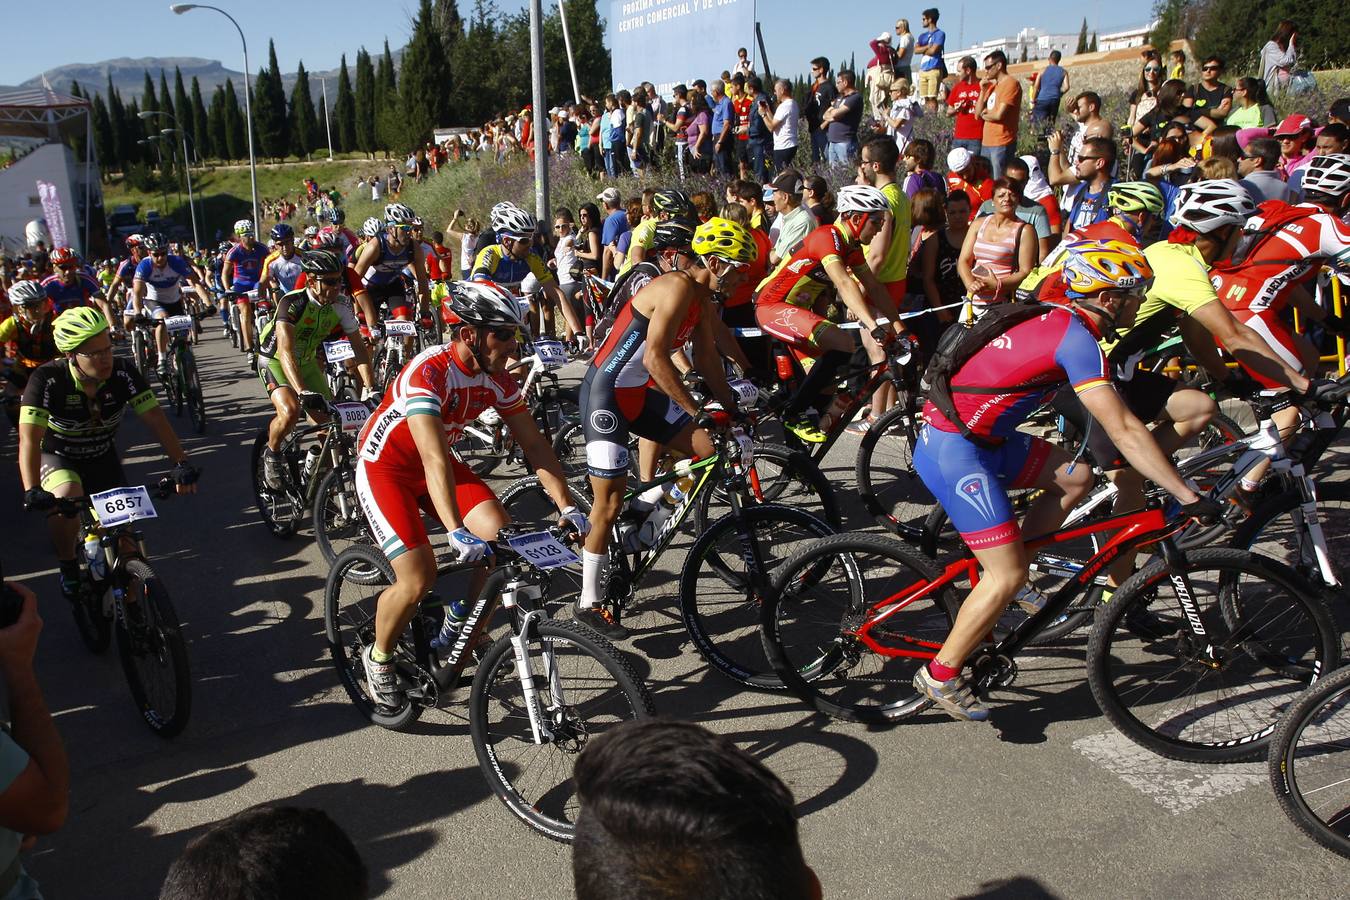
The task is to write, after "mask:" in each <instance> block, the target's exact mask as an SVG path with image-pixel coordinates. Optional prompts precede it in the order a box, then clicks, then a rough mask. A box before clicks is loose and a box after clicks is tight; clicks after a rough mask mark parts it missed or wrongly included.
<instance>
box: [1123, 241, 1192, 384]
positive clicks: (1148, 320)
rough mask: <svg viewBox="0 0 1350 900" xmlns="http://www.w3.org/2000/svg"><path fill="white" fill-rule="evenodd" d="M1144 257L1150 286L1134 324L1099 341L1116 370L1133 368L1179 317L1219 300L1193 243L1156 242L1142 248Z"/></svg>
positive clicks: (1135, 316)
mask: <svg viewBox="0 0 1350 900" xmlns="http://www.w3.org/2000/svg"><path fill="white" fill-rule="evenodd" d="M1144 258H1145V259H1147V260H1148V264H1149V265H1150V266H1151V267H1152V268H1153V286H1152V287H1150V288H1149V290H1148V293H1146V294H1145V295H1144V302H1143V303H1141V304H1140V305H1139V311H1138V312H1136V313H1135V314H1134V322H1133V324H1131V325H1130V326H1129V327H1128V328H1122V329H1120V340H1119V341H1117V342H1116V343H1114V344H1112V343H1109V342H1106V341H1103V342H1102V349H1103V350H1105V351H1106V355H1107V358H1108V359H1110V360H1111V363H1112V365H1114V366H1116V367H1117V369H1118V370H1127V369H1133V368H1134V366H1135V365H1136V364H1137V363H1138V361H1139V359H1140V358H1142V357H1143V356H1144V355H1145V354H1146V353H1147V352H1148V351H1149V350H1151V349H1152V348H1153V347H1154V346H1156V345H1157V344H1158V342H1159V341H1161V340H1162V338H1163V336H1164V335H1166V334H1167V332H1169V331H1170V330H1171V329H1172V328H1173V326H1175V325H1176V324H1177V323H1178V321H1179V320H1180V318H1181V317H1182V316H1189V315H1191V314H1193V313H1194V312H1195V311H1196V310H1198V309H1200V308H1201V307H1202V306H1207V305H1208V304H1210V303H1214V302H1217V301H1218V299H1219V296H1218V294H1216V293H1214V285H1212V284H1210V281H1209V264H1208V263H1206V262H1205V258H1204V257H1203V256H1201V255H1200V251H1199V250H1198V249H1196V247H1195V245H1194V244H1169V243H1167V242H1166V241H1159V242H1158V243H1156V244H1152V245H1150V246H1149V247H1146V248H1145V249H1144Z"/></svg>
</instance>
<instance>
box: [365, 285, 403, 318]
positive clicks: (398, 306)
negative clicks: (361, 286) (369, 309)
mask: <svg viewBox="0 0 1350 900" xmlns="http://www.w3.org/2000/svg"><path fill="white" fill-rule="evenodd" d="M366 293H368V294H370V299H371V302H373V303H374V304H375V309H376V310H378V309H379V308H380V304H381V303H384V304H387V305H388V306H389V315H391V316H394V317H396V318H397V317H398V316H406V317H408V318H412V301H411V300H410V299H408V286H407V285H406V284H404V283H403V279H402V278H395V279H394V280H393V281H386V282H384V283H382V284H368V285H366Z"/></svg>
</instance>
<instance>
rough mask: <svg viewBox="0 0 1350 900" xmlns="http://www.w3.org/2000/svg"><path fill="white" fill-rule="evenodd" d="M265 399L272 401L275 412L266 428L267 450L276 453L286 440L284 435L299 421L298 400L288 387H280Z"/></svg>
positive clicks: (293, 391) (292, 390) (292, 389)
mask: <svg viewBox="0 0 1350 900" xmlns="http://www.w3.org/2000/svg"><path fill="white" fill-rule="evenodd" d="M267 399H269V400H271V401H272V408H273V409H275V410H276V411H277V414H276V416H275V417H274V418H273V419H272V422H271V424H270V425H268V426H267V449H269V450H271V451H272V452H273V453H277V452H280V450H281V442H282V441H284V440H286V435H288V434H290V433H291V429H292V428H294V427H295V423H296V422H298V421H299V420H300V399H299V398H298V397H297V396H296V395H295V389H294V388H292V387H290V386H289V385H281V386H280V387H278V388H277V389H276V390H274V391H272V393H271V395H270V396H269V397H268V398H267Z"/></svg>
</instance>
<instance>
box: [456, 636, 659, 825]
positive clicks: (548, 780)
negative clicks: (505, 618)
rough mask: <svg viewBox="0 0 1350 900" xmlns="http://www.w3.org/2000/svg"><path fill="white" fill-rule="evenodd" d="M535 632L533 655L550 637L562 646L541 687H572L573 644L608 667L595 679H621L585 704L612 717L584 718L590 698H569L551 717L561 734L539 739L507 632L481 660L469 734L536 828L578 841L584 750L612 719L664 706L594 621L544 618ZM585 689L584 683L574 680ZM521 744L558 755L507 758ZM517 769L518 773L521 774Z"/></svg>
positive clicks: (521, 815) (481, 761) (510, 805)
mask: <svg viewBox="0 0 1350 900" xmlns="http://www.w3.org/2000/svg"><path fill="white" fill-rule="evenodd" d="M531 632H532V633H531V637H530V641H529V642H528V646H529V647H530V648H531V649H532V652H531V653H530V659H531V661H538V660H540V659H541V657H540V654H542V653H543V652H545V650H544V645H545V644H547V645H548V649H549V651H551V652H552V653H553V654H554V656H553V660H552V665H551V666H550V668H551V669H552V675H553V678H550V677H549V676H548V674H545V672H544V670H543V667H540V668H539V669H536V670H535V671H534V683H535V685H536V687H537V688H539V689H541V690H544V691H547V690H550V685H551V684H559V685H563V689H564V691H566V685H565V683H564V682H565V681H566V679H567V677H568V676H567V674H566V673H565V672H564V670H565V669H566V668H568V666H567V660H564V659H561V658H559V656H560V654H559V649H560V648H561V647H571V648H573V649H574V651H575V652H576V657H575V658H576V659H578V660H580V659H581V658H587V659H589V660H591V661H593V662H594V663H597V664H598V665H599V668H600V669H602V670H603V673H604V674H603V676H602V675H601V674H600V673H599V672H597V673H596V674H595V675H593V676H592V677H591V679H590V680H596V679H599V678H601V677H605V678H606V679H607V680H608V679H612V680H613V682H614V685H615V686H614V687H609V688H607V689H606V692H605V693H604V694H602V695H600V697H598V698H597V699H596V700H595V701H594V702H587V703H585V704H584V706H585V709H586V712H587V713H590V712H591V711H592V710H597V711H601V712H604V713H606V720H605V721H604V722H599V723H597V722H595V721H593V720H592V719H591V718H589V716H587V717H585V718H582V717H580V716H578V713H577V710H578V709H579V708H580V707H582V706H583V704H580V703H575V704H574V703H568V702H564V704H563V706H562V708H561V709H560V710H549V711H548V712H547V714H548V716H549V719H550V720H551V721H550V725H551V726H552V727H555V728H558V731H559V734H558V736H557V737H555V738H554V739H553V740H552V741H551V742H549V743H547V744H536V743H535V742H534V739H533V732H532V730H531V727H530V721H529V715H528V712H527V711H526V710H525V709H524V706H523V702H522V700H523V698H522V697H521V694H520V688H519V680H518V679H519V678H520V672H519V669H518V667H517V660H516V657H515V653H514V649H515V648H514V645H513V644H512V638H511V636H510V635H506V636H504V637H501V638H499V639H498V640H497V641H496V642H495V643H494V644H493V645H492V646H491V647H490V648H489V649H488V651H487V653H486V655H485V656H484V657H483V659H482V661H481V662H480V663H479V664H478V671H477V673H476V674H475V676H474V679H473V687H472V688H471V689H470V692H469V736H470V739H471V740H472V741H473V750H474V754H475V756H477V758H478V767H479V769H481V770H482V772H483V777H485V778H486V779H487V782H488V785H489V786H490V787H491V788H492V793H493V794H494V795H495V796H496V797H497V799H499V800H500V801H502V803H503V804H504V805H505V806H506V808H507V809H508V810H510V811H511V813H512V814H513V815H515V816H516V817H517V818H518V819H520V820H521V821H522V822H524V823H525V824H526V825H528V826H529V827H530V828H532V829H534V830H535V831H537V832H539V833H540V834H542V835H544V836H545V837H547V838H550V839H552V840H555V841H558V842H560V843H570V842H571V840H572V836H573V834H574V833H575V821H576V813H577V808H578V807H577V800H576V788H575V785H574V784H573V783H572V770H573V767H574V766H575V763H576V759H577V756H578V755H579V753H578V751H579V750H581V749H582V748H583V747H584V746H585V744H586V743H587V742H589V741H590V740H591V739H593V738H594V737H595V736H596V735H598V734H601V733H603V732H604V730H605V729H606V728H607V727H613V726H615V725H619V724H621V723H623V722H627V721H633V720H641V719H647V718H651V717H652V716H654V715H656V708H655V706H654V704H653V703H652V698H651V695H650V694H649V693H648V691H647V689H646V687H645V686H644V685H643V684H642V680H641V678H640V677H639V676H638V674H637V672H636V671H635V670H634V669H633V666H632V664H631V663H630V662H629V661H628V660H627V659H626V658H625V657H624V656H622V655H621V654H620V653H619V652H618V651H617V650H616V649H615V648H614V645H613V644H611V643H610V642H609V641H607V640H605V639H604V638H603V637H601V636H600V635H598V634H596V633H595V632H593V631H591V630H590V629H589V628H587V627H585V626H584V625H581V624H579V623H577V622H572V621H551V620H543V621H536V623H535V624H534V626H533V627H532V629H531ZM580 689H581V688H580V686H577V687H575V688H573V690H574V691H575V690H580ZM572 696H573V697H575V696H576V694H575V693H573V694H572ZM494 706H495V707H499V708H500V709H501V711H502V720H501V722H500V723H499V724H497V725H495V726H494V725H493V724H492V723H491V722H490V721H489V720H490V718H492V713H493V707H494ZM597 726H598V727H597ZM515 747H520V748H523V749H524V750H525V751H526V753H530V752H531V751H533V755H538V754H539V753H540V751H546V750H547V749H549V748H551V749H553V750H555V752H556V754H557V755H556V757H555V756H553V755H551V754H547V753H545V755H547V756H548V757H549V758H548V759H547V760H546V762H545V764H544V765H533V766H531V765H529V764H527V763H524V762H521V761H519V758H518V757H515V756H511V758H510V759H504V758H503V757H506V756H508V755H510V754H508V753H507V751H508V750H510V749H513V748H515ZM535 762H536V763H537V762H538V761H537V760H535ZM541 770H542V771H541ZM511 772H516V773H517V774H516V775H515V776H514V777H513V776H512V775H511V774H510V773H511ZM541 780H542V782H543V784H542V785H541ZM526 783H529V784H530V785H531V787H532V788H533V787H534V786H539V789H538V790H537V791H536V790H530V792H529V795H527V794H526V793H525V790H526V789H525V787H524V785H525V784H526Z"/></svg>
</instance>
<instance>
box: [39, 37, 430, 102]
mask: <svg viewBox="0 0 1350 900" xmlns="http://www.w3.org/2000/svg"><path fill="white" fill-rule="evenodd" d="M264 49H266V48H264ZM368 49H369V48H368ZM381 49H382V48H381V47H376V48H375V49H374V50H372V51H371V54H372V55H373V56H374V55H376V54H378V53H380V52H381ZM392 54H393V57H394V65H395V66H397V65H398V64H399V61H400V60H401V59H402V57H403V48H402V47H400V48H399V49H397V50H393V51H392ZM378 61H379V60H378V58H377V59H376V62H378ZM249 62H254V60H252V59H250V60H249ZM262 62H263V63H264V64H266V62H267V55H266V54H265V53H264V54H263V57H262ZM174 66H177V67H178V68H179V69H181V70H182V72H183V87H184V88H186V89H187V90H188V91H191V90H192V76H194V75H196V76H197V80H198V81H199V82H201V86H202V98H203V99H204V100H205V101H206V102H207V103H210V102H211V94H212V93H213V92H214V91H215V89H216V86H217V85H222V84H224V83H225V81H226V79H230V80H232V81H233V82H234V87H235V90H236V91H238V90H240V89H241V88H242V87H243V81H244V76H243V74H242V73H240V72H238V71H235V70H234V69H227V68H225V66H224V65H222V64H221V63H220V61H219V60H215V59H202V58H201V57H197V56H147V57H143V58H141V59H129V58H127V57H125V56H124V57H121V58H119V59H107V60H104V61H103V62H96V63H71V64H69V65H65V66H57V67H56V68H54V69H48V70H47V71H46V72H43V73H41V74H39V75H36V76H34V77H32V78H30V79H28V80H27V81H25V82H23V83H22V84H20V85H19V87H24V88H36V87H41V86H42V77H43V76H44V75H45V76H46V77H47V82H48V84H50V85H51V86H52V89H53V90H57V91H61V92H62V93H65V92H67V91H69V90H70V83H71V82H72V81H78V82H79V83H80V88H81V89H82V90H91V91H95V92H97V93H100V94H101V93H103V92H104V91H106V90H107V89H108V87H107V86H108V76H109V75H111V76H112V82H113V86H114V87H116V88H117V90H118V91H119V92H120V93H121V94H122V99H123V100H127V101H130V100H132V99H133V98H134V99H137V100H139V99H140V97H141V91H142V90H143V89H144V88H145V73H146V72H149V73H150V78H151V80H153V81H154V82H155V90H159V73H160V70H161V69H162V70H163V71H164V78H165V81H167V82H168V84H169V90H170V91H172V90H173V69H174ZM347 68H348V71H349V72H350V73H351V76H352V78H355V77H356V51H355V50H354V49H353V50H352V51H351V52H350V53H348V54H347ZM253 74H254V75H256V74H257V71H256V70H255V71H254V72H253ZM309 77H310V79H311V85H310V92H311V94H312V95H313V96H314V100H315V102H316V103H317V102H319V98H320V96H322V91H321V89H320V87H319V85H318V84H317V83H314V82H313V80H314V79H318V78H321V77H327V78H329V79H333V80H332V82H331V83H330V84H329V91H328V102H329V104H332V103H334V102H335V101H336V100H337V81H336V79H337V70H336V69H332V70H329V71H327V72H315V71H312V70H311V71H310V73H309ZM281 83H282V86H283V87H284V88H285V90H286V96H287V97H289V96H290V94H291V87H292V86H293V85H294V84H295V73H294V72H284V73H282V76H281Z"/></svg>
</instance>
